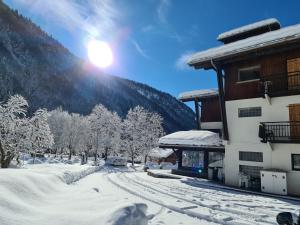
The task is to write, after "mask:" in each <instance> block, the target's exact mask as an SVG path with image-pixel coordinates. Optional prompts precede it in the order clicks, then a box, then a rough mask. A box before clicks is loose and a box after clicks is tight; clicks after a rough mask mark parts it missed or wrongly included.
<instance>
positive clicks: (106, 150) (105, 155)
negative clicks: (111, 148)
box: [104, 147, 108, 161]
mask: <svg viewBox="0 0 300 225" xmlns="http://www.w3.org/2000/svg"><path fill="white" fill-rule="evenodd" d="M107 155H108V148H107V147H105V150H104V160H105V161H106V160H107Z"/></svg>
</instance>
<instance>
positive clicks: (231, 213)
mask: <svg viewBox="0 0 300 225" xmlns="http://www.w3.org/2000/svg"><path fill="white" fill-rule="evenodd" d="M130 174H131V173H130ZM133 176H135V175H133ZM124 177H125V178H126V179H127V180H126V181H127V182H131V183H134V184H137V185H140V186H143V187H144V188H148V189H151V190H152V191H155V192H158V193H161V194H163V195H167V196H169V197H172V198H175V199H180V200H181V201H184V202H188V203H191V204H194V205H197V206H200V207H204V208H207V209H210V210H214V211H218V212H221V213H222V214H223V215H227V216H230V217H232V219H234V220H241V218H243V219H242V220H246V221H247V224H255V222H258V223H257V224H262V223H264V224H274V223H273V222H270V221H268V220H265V219H263V218H264V217H265V215H260V217H259V215H258V214H253V213H248V212H242V211H239V210H235V209H232V208H231V209H229V208H228V207H226V208H220V206H219V205H217V206H208V205H207V204H203V203H201V202H196V201H193V200H189V199H186V198H182V197H181V196H178V195H175V194H170V193H169V192H166V191H165V190H162V189H159V188H157V184H156V188H154V187H152V186H149V185H146V184H142V183H139V182H137V181H136V180H134V179H132V178H129V177H128V175H126V174H124ZM145 182H148V181H147V180H145ZM159 185H160V184H159ZM182 194H183V193H179V195H182ZM207 200H210V199H207ZM210 201H211V200H210ZM236 215H240V216H241V217H237V216H236ZM245 217H246V218H247V219H245ZM258 217H259V218H258ZM249 219H250V220H249Z"/></svg>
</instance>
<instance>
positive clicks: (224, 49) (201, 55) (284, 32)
mask: <svg viewBox="0 0 300 225" xmlns="http://www.w3.org/2000/svg"><path fill="white" fill-rule="evenodd" d="M299 39H300V24H297V25H293V26H289V27H285V28H282V29H280V30H275V31H270V32H267V33H264V34H260V35H257V36H254V37H249V38H246V39H243V40H240V41H236V42H232V43H229V44H226V45H222V46H219V47H215V48H211V49H208V50H205V51H200V52H197V53H195V54H194V55H192V56H191V57H190V59H189V60H188V64H189V65H195V64H197V63H204V62H208V61H210V60H212V59H213V60H218V59H222V58H225V57H232V56H234V55H236V54H239V53H243V52H247V51H251V50H256V49H259V48H264V47H269V46H273V45H276V44H280V43H284V42H287V41H293V40H299Z"/></svg>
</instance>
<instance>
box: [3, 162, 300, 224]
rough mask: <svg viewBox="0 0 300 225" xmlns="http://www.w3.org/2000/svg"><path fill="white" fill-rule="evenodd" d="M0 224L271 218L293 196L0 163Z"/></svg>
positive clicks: (123, 172) (292, 205)
mask: <svg viewBox="0 0 300 225" xmlns="http://www.w3.org/2000/svg"><path fill="white" fill-rule="evenodd" d="M0 193H1V194H0V224H1V225H41V224H42V225H69V224H70V225H71V224H72V225H102V224H114V225H144V224H153V225H154V224H156V225H162V224H172V225H176V224H188V225H190V224H191V225H192V224H197V225H201V224H209V225H210V224H239V225H241V224H251V225H252V224H276V222H275V217H276V215H277V213H279V212H282V211H290V212H294V211H296V210H299V209H300V201H299V202H297V201H294V202H293V201H288V200H279V199H274V198H269V197H262V196H253V195H246V194H241V193H239V192H235V191H230V190H222V189H219V188H218V187H207V186H204V185H202V182H201V181H199V180H194V179H192V178H183V179H159V178H153V177H150V176H148V175H147V174H146V173H144V172H140V171H135V170H133V169H130V168H113V167H108V166H99V167H95V166H90V165H86V166H80V165H79V164H74V165H65V164H40V165H26V166H25V167H24V168H21V169H0Z"/></svg>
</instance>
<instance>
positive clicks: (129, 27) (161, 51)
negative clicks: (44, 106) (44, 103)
mask: <svg viewBox="0 0 300 225" xmlns="http://www.w3.org/2000/svg"><path fill="white" fill-rule="evenodd" d="M4 2H5V3H7V4H8V5H9V6H11V7H12V8H14V9H18V10H19V11H20V12H21V13H22V14H23V15H25V16H27V17H30V18H31V19H32V20H33V21H34V22H35V23H37V24H38V25H40V26H41V27H42V28H43V29H44V30H46V31H47V32H48V33H49V34H51V35H52V36H53V37H54V38H56V39H57V40H59V41H60V42H61V43H62V44H63V45H64V46H66V47H67V48H68V49H69V50H70V51H71V52H73V53H74V54H76V55H77V56H80V57H82V58H84V59H86V58H87V52H86V42H87V40H88V39H90V38H97V39H100V40H104V41H107V42H108V43H110V44H111V45H112V46H113V52H114V56H115V63H114V64H113V65H112V66H111V67H109V68H107V69H105V72H107V73H110V74H114V75H117V76H120V77H125V78H128V79H132V80H135V81H139V82H142V83H146V84H148V85H151V86H153V87H155V88H157V89H159V90H162V91H165V92H168V93H170V94H172V95H173V96H175V97H176V96H177V95H178V94H179V93H180V92H182V91H189V90H195V89H203V88H211V87H216V77H215V75H214V73H213V72H211V71H203V70H200V71H199V70H198V71H196V70H193V69H191V68H188V67H187V66H185V65H184V63H183V61H184V60H183V59H184V58H185V56H186V55H187V54H190V53H191V52H195V51H199V50H204V49H207V48H210V47H214V46H217V45H220V44H221V43H219V42H218V41H216V37H217V35H218V34H219V33H221V32H224V31H227V30H229V29H232V28H236V27H239V26H242V25H246V24H249V23H252V22H255V21H258V20H262V19H266V18H271V17H275V18H277V19H278V20H279V21H280V22H281V25H282V26H287V25H292V24H296V23H300V13H299V11H300V1H299V0H285V1H282V0H264V1H262V0H251V1H250V0H248V1H245V0H232V1H229V0H4Z"/></svg>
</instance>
